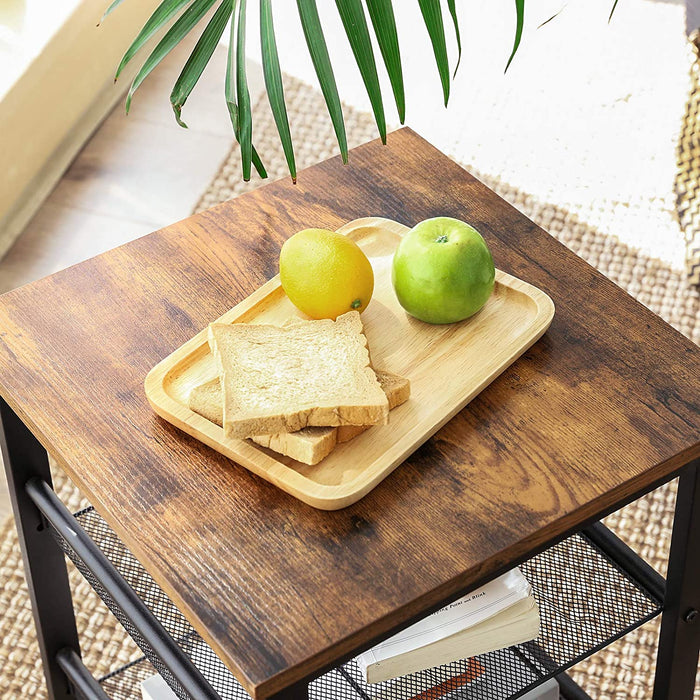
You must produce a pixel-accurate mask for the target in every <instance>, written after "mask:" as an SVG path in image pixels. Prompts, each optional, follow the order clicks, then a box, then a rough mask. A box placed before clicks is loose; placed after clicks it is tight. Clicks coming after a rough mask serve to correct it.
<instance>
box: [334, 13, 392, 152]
mask: <svg viewBox="0 0 700 700" xmlns="http://www.w3.org/2000/svg"><path fill="white" fill-rule="evenodd" d="M335 4H336V6H337V8H338V13H339V14H340V19H341V20H342V21H343V26H344V27H345V33H346V34H347V36H348V41H349V42H350V47H351V48H352V53H353V55H354V56H355V61H356V62H357V67H358V68H359V69H360V75H361V76H362V81H363V82H364V84H365V88H366V89H367V95H368V96H369V101H370V103H371V104H372V112H374V120H375V122H376V123H377V128H378V129H379V135H380V136H381V138H382V143H386V121H385V117H384V104H383V102H382V91H381V88H380V87H379V76H378V75H377V64H376V63H375V61H374V51H373V50H372V40H371V39H370V36H369V29H368V28H367V20H366V19H365V13H364V10H363V9H362V4H361V2H360V0H335Z"/></svg>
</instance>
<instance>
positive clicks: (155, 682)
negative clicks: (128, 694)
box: [141, 673, 177, 700]
mask: <svg viewBox="0 0 700 700" xmlns="http://www.w3.org/2000/svg"><path fill="white" fill-rule="evenodd" d="M141 696H142V697H143V700H177V695H175V693H174V692H173V691H172V690H171V689H170V686H169V685H168V684H167V683H166V682H165V681H164V680H163V677H162V676H161V675H159V674H157V673H156V675H155V676H149V677H148V678H146V680H144V681H141Z"/></svg>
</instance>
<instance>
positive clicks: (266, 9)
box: [260, 0, 297, 182]
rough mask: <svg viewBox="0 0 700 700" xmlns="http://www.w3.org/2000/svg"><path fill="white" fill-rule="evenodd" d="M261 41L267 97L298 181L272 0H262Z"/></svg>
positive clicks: (285, 151)
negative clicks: (273, 18)
mask: <svg viewBox="0 0 700 700" xmlns="http://www.w3.org/2000/svg"><path fill="white" fill-rule="evenodd" d="M260 43H261V45H262V64H263V74H264V76H265V89H266V90H267V97H268V100H269V101H270V109H271V110H272V115H273V116H274V118H275V124H276V125H277V132H278V133H279V135H280V141H281V142H282V149H283V150H284V157H285V158H286V159H287V167H288V168H289V174H290V175H291V176H292V182H296V181H297V166H296V162H295V160H294V147H293V145H292V135H291V133H290V131H289V118H288V117H287V107H286V105H285V103H284V86H283V85H282V71H281V69H280V60H279V55H278V54H277V41H276V39H275V27H274V23H273V20H272V4H271V0H260Z"/></svg>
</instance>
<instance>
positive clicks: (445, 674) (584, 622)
mask: <svg viewBox="0 0 700 700" xmlns="http://www.w3.org/2000/svg"><path fill="white" fill-rule="evenodd" d="M76 518H77V519H78V521H79V523H80V524H81V525H82V527H83V528H84V529H85V530H86V531H87V533H88V534H89V535H90V537H91V538H92V539H93V541H94V542H95V543H96V544H97V545H98V547H99V548H100V549H101V550H102V552H103V553H104V554H105V555H106V557H107V558H108V559H109V560H110V561H111V562H112V563H113V564H114V566H115V567H116V568H117V569H118V570H119V572H120V573H121V574H122V576H123V577H124V578H125V579H126V581H127V582H128V583H129V585H130V586H131V587H132V588H133V589H134V591H135V592H136V593H137V594H138V596H139V597H140V598H141V599H142V600H143V601H144V602H145V603H146V605H147V606H148V607H149V608H150V610H151V611H152V612H153V613H154V615H155V616H156V618H158V620H159V621H160V622H161V623H162V625H163V626H164V627H165V629H166V630H167V631H168V632H169V633H170V635H171V636H172V637H173V639H174V640H175V641H176V642H177V643H178V645H179V646H180V647H181V648H182V649H183V651H185V652H186V654H187V655H188V656H189V657H190V658H191V660H192V662H193V663H194V665H195V666H196V667H197V668H198V669H199V670H200V671H201V672H202V674H203V675H204V676H205V677H206V678H207V680H208V681H209V682H210V683H211V685H212V687H213V688H214V690H215V691H216V692H217V693H219V695H220V696H221V698H222V700H248V699H249V695H248V694H247V693H246V692H245V691H244V690H243V688H242V687H241V686H240V685H239V683H238V682H237V681H236V680H235V678H234V677H233V676H232V675H231V674H230V673H229V671H228V670H227V669H226V668H225V666H224V665H223V664H222V663H221V661H220V660H219V659H218V658H217V656H216V655H215V654H214V653H213V651H212V650H211V649H210V648H209V647H208V645H207V644H205V643H204V641H203V640H202V639H201V637H200V636H199V635H198V634H197V633H196V632H195V631H194V629H193V628H192V627H191V626H190V624H189V623H188V622H187V620H186V619H185V618H184V616H183V615H182V614H181V613H180V612H179V611H178V610H177V608H176V607H175V606H174V605H173V603H172V602H171V601H170V600H169V598H168V597H167V596H166V595H165V593H164V592H163V591H162V590H161V589H160V588H159V587H158V586H157V585H156V583H155V582H154V581H153V579H152V578H151V577H150V576H149V575H148V573H147V572H146V571H145V570H144V569H143V567H142V566H141V565H140V564H139V562H138V561H137V560H136V558H135V557H134V556H133V555H132V554H131V553H130V552H129V551H128V550H127V549H126V547H125V546H124V544H123V543H122V542H121V540H119V538H118V537H117V536H116V535H115V534H114V532H112V530H111V529H110V528H109V526H108V525H107V524H106V523H105V522H104V520H102V518H101V517H100V516H99V515H98V514H97V513H96V512H95V511H94V509H92V508H88V509H86V510H84V511H81V512H80V513H78V514H76ZM56 536H57V539H58V541H59V544H60V545H61V547H62V549H63V550H64V552H65V553H66V554H67V555H68V556H69V557H70V558H71V560H72V561H73V562H74V563H75V564H76V566H77V567H78V569H80V571H81V572H82V574H83V575H84V576H85V577H86V578H87V580H88V581H89V582H90V583H91V585H92V586H93V587H94V588H95V590H96V591H97V593H98V594H99V595H100V597H101V598H102V599H103V600H104V602H105V603H106V604H107V606H108V607H109V608H110V610H111V611H112V612H113V613H114V614H115V616H116V617H117V619H119V621H120V622H121V624H122V625H123V626H124V628H125V629H126V631H127V632H128V633H129V634H130V635H131V636H132V637H133V638H134V640H135V641H136V643H137V644H138V645H139V647H140V648H141V649H142V651H143V652H144V654H145V658H144V659H143V660H142V661H139V662H136V663H134V664H130V665H129V666H128V667H124V668H122V669H118V670H116V671H115V672H114V673H112V674H109V675H108V676H106V677H105V678H103V679H101V683H102V684H103V687H104V688H105V690H106V691H107V692H108V694H109V695H110V697H112V698H114V700H131V699H132V698H136V699H139V700H140V691H139V688H138V682H139V681H140V680H142V679H143V678H144V677H147V676H148V675H150V674H151V673H152V672H153V671H152V668H151V667H150V665H149V663H148V662H149V661H150V663H151V664H153V666H154V667H155V668H156V669H157V671H158V672H159V673H160V674H161V675H162V676H163V677H164V678H165V680H166V681H167V682H168V685H170V687H171V688H173V690H174V691H175V693H176V695H177V696H178V697H180V698H182V700H190V699H189V697H188V696H187V694H186V693H185V692H184V691H183V690H182V688H180V687H179V685H178V683H177V681H175V679H174V678H173V677H172V676H171V674H170V673H169V671H168V669H167V668H166V667H165V666H164V665H163V663H162V662H161V661H160V660H159V659H158V657H157V656H156V655H155V653H154V652H153V651H152V650H151V649H150V647H149V645H148V644H147V643H146V642H145V641H144V640H143V639H142V638H140V635H139V634H138V633H137V632H136V630H135V629H134V627H133V625H132V624H131V622H130V621H129V619H128V618H127V617H126V616H125V615H124V613H123V612H122V611H121V610H120V609H119V608H118V606H116V605H115V603H114V602H113V601H112V600H111V599H110V597H109V596H108V595H107V594H106V593H105V591H104V590H103V589H102V587H101V586H100V584H99V583H98V582H97V581H96V580H95V578H94V576H93V575H92V573H91V572H90V571H89V569H87V567H86V566H85V565H84V564H83V562H82V561H81V560H80V559H79V557H77V556H76V554H75V552H73V550H72V549H71V547H70V546H69V545H68V544H67V543H66V542H65V540H63V539H62V538H61V537H60V536H59V535H58V534H56ZM521 570H522V571H523V573H524V574H525V576H526V577H527V578H528V580H529V581H530V583H531V585H532V588H533V591H534V595H535V598H536V599H537V602H538V604H539V606H540V613H541V619H542V627H541V633H540V636H539V638H538V639H537V640H536V641H535V642H528V643H526V644H521V645H518V646H516V647H511V648H509V649H503V650H500V651H496V652H493V653H490V654H484V655H481V656H479V657H476V662H471V663H470V661H469V660H465V661H459V662H455V663H452V664H447V665H445V666H440V667H437V668H434V669H431V670H429V671H424V672H421V673H416V674H412V675H408V676H404V677H403V678H401V679H399V680H396V681H389V682H386V683H378V684H373V685H368V684H366V683H364V681H363V680H362V677H361V674H360V671H359V669H358V666H357V664H356V663H355V662H354V661H350V662H349V663H347V664H345V665H344V666H341V667H339V668H337V669H334V670H332V671H330V672H329V673H327V674H326V675H324V676H322V677H321V678H318V679H317V680H316V681H314V682H313V683H312V684H311V686H310V698H311V699H312V700H404V699H406V700H409V699H410V700H438V699H439V700H461V699H464V700H467V699H474V700H501V699H503V700H504V699H506V698H516V697H519V696H520V695H521V694H522V693H524V692H525V691H527V690H528V689H530V688H532V687H534V686H536V685H538V684H540V683H541V682H542V681H544V680H546V679H547V678H550V677H552V676H554V675H556V674H558V673H560V672H561V671H563V670H565V669H566V668H569V667H570V666H572V665H574V664H575V663H577V662H578V661H580V660H581V659H583V658H585V657H586V656H588V655H590V654H591V653H593V652H595V651H597V650H598V649H600V648H602V647H604V646H606V645H607V644H609V643H611V642H612V641H614V640H615V639H618V638H619V637H621V636H622V635H624V634H626V633H627V632H629V631H631V630H632V629H634V628H635V627H638V626H639V625H640V624H643V623H644V622H646V621H647V620H649V619H651V618H652V617H654V616H655V615H657V614H658V613H659V612H660V610H661V604H660V601H659V600H658V599H657V598H656V597H655V596H654V595H653V594H652V593H650V592H649V591H648V590H647V589H646V588H645V587H644V586H643V585H642V584H640V583H638V582H637V581H635V580H634V578H633V577H632V576H631V575H630V574H628V573H627V572H625V571H623V570H622V568H621V567H620V566H619V565H617V564H616V563H615V562H613V561H612V560H611V559H610V558H609V557H608V556H607V555H605V554H604V553H603V552H602V551H601V550H600V549H598V547H597V546H596V545H594V544H593V543H592V542H590V541H589V540H588V539H587V538H586V537H585V536H584V535H581V534H577V535H574V536H572V537H569V538H568V539H566V540H564V541H563V542H561V543H559V544H557V545H555V546H554V547H552V548H550V549H548V550H546V551H545V552H543V553H542V554H540V555H538V556H537V557H534V558H533V559H531V560H529V561H528V562H526V563H524V564H522V565H521ZM146 659H147V660H146ZM475 664H476V665H475ZM475 669H477V671H478V672H477V673H475ZM475 675H476V676H477V677H476V678H474V676H475ZM127 679H133V682H131V681H130V682H125V680H127ZM467 679H469V680H468V682H467ZM125 689H126V690H125Z"/></svg>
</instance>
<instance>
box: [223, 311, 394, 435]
mask: <svg viewBox="0 0 700 700" xmlns="http://www.w3.org/2000/svg"><path fill="white" fill-rule="evenodd" d="M209 345H210V348H211V351H212V354H213V355H214V357H215V359H216V363H217V368H218V371H219V377H220V379H221V386H222V389H223V409H224V411H223V427H224V434H225V435H226V437H240V438H243V437H250V436H253V435H270V434H274V433H282V432H294V431H297V430H300V429H301V428H305V427H307V426H338V425H376V424H385V423H387V422H388V420H389V403H388V401H387V398H386V395H385V394H384V392H383V391H382V390H381V387H380V386H379V382H378V381H377V378H376V376H375V374H374V371H373V370H372V368H371V367H370V364H369V351H368V349H367V339H366V338H365V335H364V333H363V332H362V321H361V320H360V314H359V313H358V312H357V311H351V312H349V313H346V314H343V315H342V316H339V317H338V318H337V319H336V320H335V321H331V320H330V319H324V320H321V321H304V322H299V323H295V324H293V325H290V326H287V327H279V326H268V325H255V324H243V323H234V324H221V323H213V324H211V325H210V326H209Z"/></svg>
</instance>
